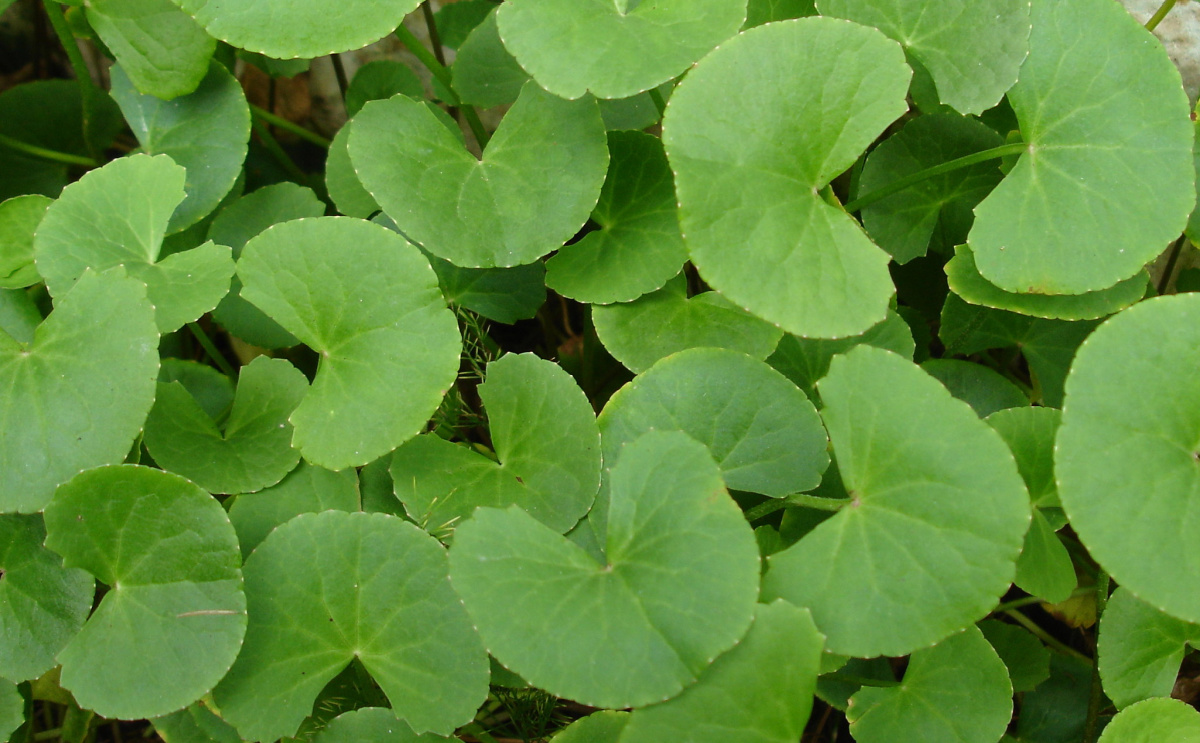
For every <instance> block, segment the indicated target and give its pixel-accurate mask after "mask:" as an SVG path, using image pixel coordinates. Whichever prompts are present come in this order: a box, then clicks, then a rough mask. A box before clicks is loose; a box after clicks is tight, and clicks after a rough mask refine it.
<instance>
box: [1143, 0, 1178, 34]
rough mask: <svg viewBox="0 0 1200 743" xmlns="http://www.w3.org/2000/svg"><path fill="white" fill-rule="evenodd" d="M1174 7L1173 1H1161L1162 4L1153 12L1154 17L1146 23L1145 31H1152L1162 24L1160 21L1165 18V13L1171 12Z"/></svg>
mask: <svg viewBox="0 0 1200 743" xmlns="http://www.w3.org/2000/svg"><path fill="white" fill-rule="evenodd" d="M1174 7H1175V0H1163V4H1162V5H1160V6H1158V10H1156V11H1154V15H1152V16H1150V20H1148V21H1146V30H1147V31H1153V30H1154V29H1156V28H1158V24H1159V23H1162V19H1164V18H1166V17H1167V13H1170V12H1171V8H1174Z"/></svg>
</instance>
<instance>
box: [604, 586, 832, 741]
mask: <svg viewBox="0 0 1200 743" xmlns="http://www.w3.org/2000/svg"><path fill="white" fill-rule="evenodd" d="M824 641H825V638H824V637H823V636H822V635H821V633H820V632H818V631H817V628H816V626H815V625H814V624H813V621H812V616H811V615H809V613H808V611H807V610H805V609H797V608H796V607H794V606H792V605H790V604H788V603H786V602H784V601H776V602H775V603H773V604H769V605H767V604H759V605H758V606H756V607H755V616H754V624H752V625H750V631H749V632H747V633H746V636H745V637H744V638H743V639H742V641H741V642H740V643H738V645H737V646H736V647H734V648H733V649H732V650H730V651H728V652H726V653H725V654H724V655H722V656H720V657H719V658H717V659H716V660H715V661H714V662H713V664H712V665H711V666H709V668H708V669H707V670H706V671H705V672H704V673H703V674H701V676H700V679H699V680H698V681H697V682H696V683H695V684H693V685H692V686H689V687H688V688H686V689H684V690H683V693H681V694H680V695H679V696H677V697H675V698H673V699H669V700H667V701H665V702H663V703H662V704H655V705H652V706H649V707H643V708H642V709H638V710H634V712H633V714H632V715H630V717H629V724H628V725H626V726H625V732H624V733H623V734H622V735H621V743H661V741H667V740H669V741H678V742H679V743H726V742H727V741H729V740H744V741H749V740H753V741H762V743H795V741H797V740H799V739H800V737H801V735H802V734H803V733H804V725H805V723H807V722H808V716H809V713H810V712H811V710H812V698H813V690H814V689H815V688H816V685H817V672H818V669H819V666H820V663H821V646H822V645H823V644H824Z"/></svg>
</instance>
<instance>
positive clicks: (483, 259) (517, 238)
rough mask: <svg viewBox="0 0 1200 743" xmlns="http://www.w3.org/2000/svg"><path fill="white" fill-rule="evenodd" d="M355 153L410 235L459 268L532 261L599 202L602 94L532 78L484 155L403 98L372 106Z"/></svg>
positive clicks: (369, 182) (353, 140)
mask: <svg viewBox="0 0 1200 743" xmlns="http://www.w3.org/2000/svg"><path fill="white" fill-rule="evenodd" d="M396 131H404V132H406V136H404V137H396V136H395V132H396ZM350 159H351V161H352V162H353V163H354V169H355V171H356V172H357V173H358V176H359V178H361V179H362V182H363V184H364V185H365V186H366V188H367V190H368V191H370V192H371V194H372V195H373V196H374V197H375V200H376V201H377V202H379V205H380V206H382V207H383V210H384V211H385V212H387V214H388V216H390V217H391V218H392V219H394V220H395V221H396V224H397V225H398V226H399V228H400V229H401V230H402V231H403V232H404V234H405V235H406V236H408V237H409V238H410V239H412V240H413V241H415V242H416V243H418V244H419V245H421V246H422V247H424V248H425V249H426V250H428V251H429V252H430V253H433V254H434V255H436V256H438V257H440V258H445V259H446V260H448V261H450V262H451V263H454V264H455V265H458V266H463V267H468V268H485V267H492V266H517V265H521V264H523V263H531V262H533V261H535V260H537V259H538V258H540V257H542V256H543V255H545V254H547V253H549V252H550V251H552V250H555V249H557V248H558V247H560V246H561V245H562V244H563V243H564V242H566V241H567V240H568V239H570V238H571V237H572V236H573V235H574V234H575V233H576V232H577V231H578V230H579V228H580V227H582V226H583V224H584V222H585V221H587V217H588V214H590V213H591V211H592V207H594V206H595V205H596V200H597V198H598V197H599V194H600V188H601V186H602V185H603V182H604V172H605V170H606V168H607V166H608V149H607V148H606V147H605V137H604V123H603V122H602V121H601V120H600V112H599V109H598V108H597V107H596V102H595V101H594V100H590V99H589V100H584V101H578V102H568V101H564V100H562V99H560V98H555V97H554V96H552V95H550V94H549V93H546V92H545V91H543V90H541V89H540V88H538V87H537V85H535V84H533V83H529V84H527V85H526V86H525V87H524V88H523V89H522V92H521V97H520V98H519V99H518V100H517V102H516V104H514V105H513V107H512V108H511V109H509V111H508V113H507V114H506V115H505V116H504V120H503V122H501V124H500V128H499V129H497V130H496V133H495V135H494V136H493V137H492V139H491V141H490V142H489V143H488V147H487V149H486V150H485V152H484V153H483V160H482V161H480V160H477V159H476V158H475V157H474V156H473V155H472V154H470V153H469V152H467V151H466V150H465V149H464V148H463V145H462V142H461V140H460V139H459V138H458V137H456V136H455V135H454V134H453V133H452V132H450V130H448V129H447V128H446V127H445V125H443V124H442V122H440V121H439V120H438V119H437V117H436V116H434V114H433V113H432V112H431V111H430V110H429V108H428V107H426V106H425V104H424V103H420V102H418V101H414V100H411V99H409V98H405V97H403V96H400V97H395V98H390V99H388V100H386V101H373V102H371V103H369V104H367V105H366V106H364V107H363V110H362V111H361V112H359V115H358V116H357V117H355V120H354V126H353V128H352V129H351V131H350Z"/></svg>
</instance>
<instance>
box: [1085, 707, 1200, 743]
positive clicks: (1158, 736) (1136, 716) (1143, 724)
mask: <svg viewBox="0 0 1200 743" xmlns="http://www.w3.org/2000/svg"><path fill="white" fill-rule="evenodd" d="M1165 740H1169V741H1171V743H1198V742H1200V713H1198V712H1196V708H1195V707H1192V706H1191V705H1189V704H1185V703H1183V702H1181V701H1179V700H1178V699H1147V700H1146V701H1144V702H1138V703H1137V704H1135V705H1133V706H1132V707H1129V708H1128V709H1124V710H1121V712H1120V713H1119V714H1118V715H1117V716H1116V717H1114V718H1113V720H1112V722H1110V723H1109V724H1108V726H1107V727H1105V728H1104V732H1103V733H1101V735H1100V739H1099V740H1098V741H1096V743H1159V741H1165Z"/></svg>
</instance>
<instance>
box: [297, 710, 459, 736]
mask: <svg viewBox="0 0 1200 743" xmlns="http://www.w3.org/2000/svg"><path fill="white" fill-rule="evenodd" d="M439 740H450V738H443V737H442V736H440V735H433V734H432V733H425V734H423V735H417V734H416V733H414V732H413V731H412V728H410V727H409V726H408V724H407V723H405V722H404V721H403V720H401V719H399V718H398V717H396V715H395V713H394V712H392V710H390V709H387V708H384V707H363V708H362V709H356V710H354V711H353V712H346V713H344V714H341V715H338V716H337V717H335V718H333V719H332V720H330V721H329V724H328V725H327V726H326V727H325V729H324V730H322V731H321V732H320V733H318V734H317V737H315V738H313V741H314V743H359V741H371V743H436V741H439Z"/></svg>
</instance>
